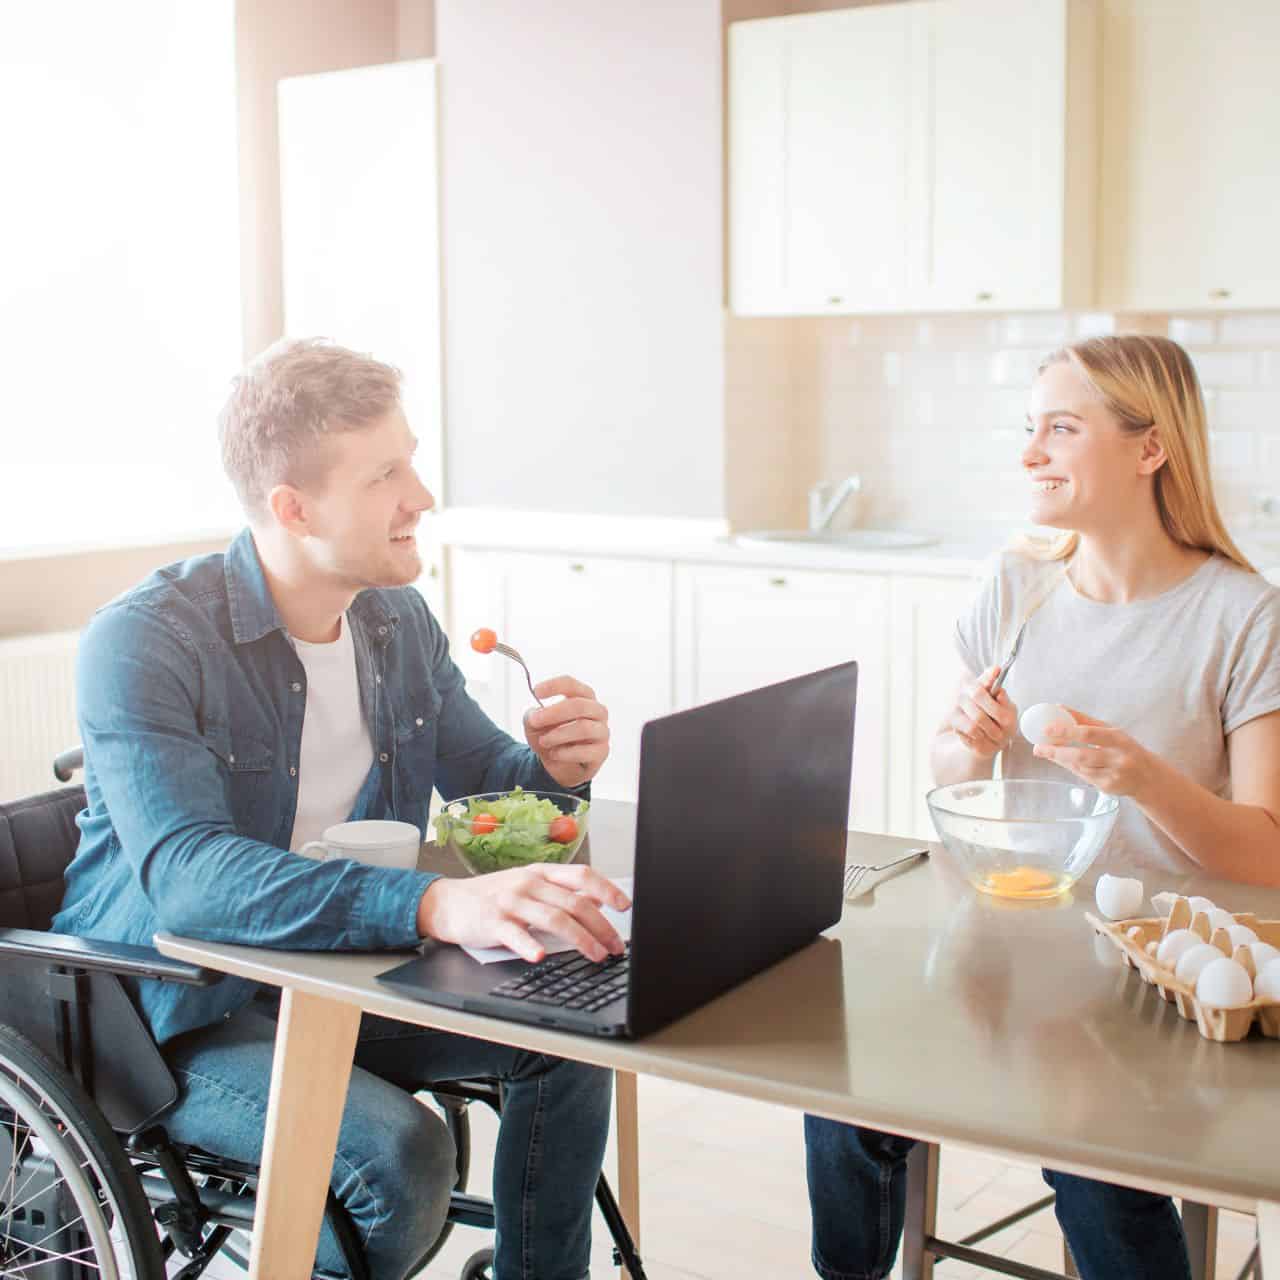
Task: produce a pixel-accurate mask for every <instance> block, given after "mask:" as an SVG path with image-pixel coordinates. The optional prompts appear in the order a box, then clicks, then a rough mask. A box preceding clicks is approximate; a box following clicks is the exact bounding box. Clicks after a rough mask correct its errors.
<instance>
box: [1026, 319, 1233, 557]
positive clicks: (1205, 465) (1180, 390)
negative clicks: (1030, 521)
mask: <svg viewBox="0 0 1280 1280" xmlns="http://www.w3.org/2000/svg"><path fill="white" fill-rule="evenodd" d="M1060 362H1065V363H1069V364H1072V365H1074V366H1075V367H1076V368H1077V369H1078V370H1079V371H1080V372H1081V373H1082V374H1083V375H1084V377H1085V378H1086V379H1087V380H1088V382H1089V384H1090V385H1091V386H1092V387H1093V388H1094V390H1096V391H1097V392H1098V394H1099V395H1101V396H1102V398H1103V400H1104V401H1105V403H1106V406H1107V408H1108V409H1109V410H1110V411H1111V413H1112V414H1114V415H1115V417H1116V419H1117V420H1118V421H1119V423H1120V427H1121V429H1122V430H1123V431H1126V432H1133V433H1137V432H1141V431H1146V430H1147V429H1148V428H1149V427H1152V426H1155V427H1157V428H1158V429H1159V432H1160V442H1161V444H1162V445H1163V446H1164V451H1165V463H1164V466H1162V467H1161V468H1160V470H1159V471H1157V472H1156V474H1155V493H1156V510H1157V511H1158V512H1159V513H1160V523H1161V525H1163V527H1164V531H1165V532H1166V533H1167V534H1168V535H1169V537H1171V538H1172V539H1173V540H1174V542H1176V543H1178V544H1179V545H1181V546H1184V547H1195V548H1197V549H1199V550H1201V551H1209V552H1213V553H1215V554H1217V555H1220V556H1222V557H1223V558H1224V559H1227V560H1230V561H1231V562H1232V564H1236V565H1239V566H1240V568H1242V569H1247V570H1248V571H1249V572H1251V573H1256V572H1257V570H1256V569H1255V568H1254V566H1253V565H1252V564H1250V563H1249V561H1248V559H1247V558H1246V557H1245V555H1244V553H1243V552H1242V551H1241V550H1240V548H1239V547H1237V546H1236V544H1235V542H1234V541H1233V540H1232V538H1231V535H1230V534H1229V533H1228V532H1227V529H1226V525H1224V524H1223V522H1222V516H1221V514H1220V513H1219V511H1218V503H1217V501H1216V499H1215V498H1214V496H1213V478H1212V476H1211V474H1210V471H1209V432H1208V429H1207V428H1206V426H1205V411H1204V396H1203V395H1202V394H1201V392H1200V381H1199V379H1198V378H1197V377H1196V371H1195V366H1194V365H1193V364H1192V363H1191V357H1190V356H1188V355H1187V353H1186V352H1185V351H1184V350H1183V349H1182V348H1181V347H1180V346H1179V345H1178V344H1177V343H1176V342H1173V341H1171V340H1170V339H1168V338H1152V337H1147V336H1146V335H1145V334H1138V333H1124V334H1116V335H1114V336H1112V337H1104V338H1089V339H1087V340H1086V341H1084V342H1076V343H1073V344H1072V345H1071V346H1069V347H1062V348H1061V349H1059V350H1058V351H1054V352H1053V353H1051V354H1050V355H1048V356H1046V357H1045V359H1044V361H1043V362H1042V363H1041V365H1040V368H1039V370H1038V371H1037V372H1038V373H1043V372H1044V371H1045V369H1047V368H1048V367H1049V366H1050V365H1052V364H1058V363H1060ZM1079 542H1080V535H1079V534H1078V533H1076V532H1074V531H1072V532H1068V533H1064V534H1062V535H1061V536H1059V537H1057V538H1053V539H1050V540H1047V541H1046V540H1044V539H1039V538H1023V539H1020V540H1019V542H1018V549H1019V550H1021V551H1023V552H1024V553H1025V554H1027V555H1029V556H1031V557H1033V558H1034V559H1036V560H1046V561H1052V560H1065V559H1067V558H1068V557H1070V556H1071V555H1072V554H1073V553H1074V552H1075V549H1076V547H1077V546H1078V545H1079Z"/></svg>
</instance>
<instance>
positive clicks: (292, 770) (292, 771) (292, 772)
mask: <svg viewBox="0 0 1280 1280" xmlns="http://www.w3.org/2000/svg"><path fill="white" fill-rule="evenodd" d="M297 776H298V770H297V767H296V766H295V765H290V766H289V777H291V778H296V777H297Z"/></svg>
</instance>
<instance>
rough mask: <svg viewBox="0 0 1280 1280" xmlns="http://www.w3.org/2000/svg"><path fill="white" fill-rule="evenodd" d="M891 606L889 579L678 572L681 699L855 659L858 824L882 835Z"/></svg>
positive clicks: (700, 698) (853, 813)
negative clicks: (856, 683) (856, 665)
mask: <svg viewBox="0 0 1280 1280" xmlns="http://www.w3.org/2000/svg"><path fill="white" fill-rule="evenodd" d="M888 607H889V578H888V576H887V575H876V574H858V573H825V572H817V571H813V570H790V569H788V570H780V569H755V568H740V567H737V566H731V567H722V566H711V565H681V566H678V567H677V568H676V649H677V654H678V661H677V690H676V698H677V702H678V704H679V705H680V706H682V707H685V706H694V705H696V704H698V703H703V702H710V701H713V700H714V699H716V698H724V697H728V696H730V695H732V694H735V693H742V692H744V691H745V690H748V689H755V688H759V687H760V686H762V685H767V684H773V683H776V682H777V681H779V680H785V679H788V678H789V677H791V676H796V675H801V674H803V673H804V672H807V671H816V670H820V669H821V668H823V667H830V666H835V665H836V664H837V663H841V662H848V661H849V660H850V659H856V660H857V662H858V704H857V707H858V709H857V719H856V731H855V734H854V764H853V798H852V803H851V805H850V823H851V825H853V826H856V827H857V828H858V829H859V830H862V831H883V830H885V829H886V826H887V822H888V803H887V792H888V777H889V773H888V744H889V727H888V714H887V712H888V708H887V705H886V700H887V692H888V682H889V681H888ZM726 749H731V746H727V747H726Z"/></svg>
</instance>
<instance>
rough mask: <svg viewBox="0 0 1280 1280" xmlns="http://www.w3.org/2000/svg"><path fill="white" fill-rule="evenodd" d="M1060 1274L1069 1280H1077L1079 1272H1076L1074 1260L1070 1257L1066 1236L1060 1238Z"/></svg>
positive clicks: (1069, 1247)
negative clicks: (1069, 1279)
mask: <svg viewBox="0 0 1280 1280" xmlns="http://www.w3.org/2000/svg"><path fill="white" fill-rule="evenodd" d="M1062 1274H1063V1275H1064V1276H1068V1277H1070V1278H1071V1280H1079V1277H1080V1272H1079V1271H1077V1270H1076V1260H1075V1259H1074V1258H1073V1257H1072V1256H1071V1246H1070V1245H1069V1244H1068V1243H1067V1238H1066V1236H1063V1237H1062Z"/></svg>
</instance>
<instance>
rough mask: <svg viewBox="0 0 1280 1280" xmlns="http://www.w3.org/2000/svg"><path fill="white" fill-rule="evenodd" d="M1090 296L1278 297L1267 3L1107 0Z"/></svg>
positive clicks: (1277, 106)
mask: <svg viewBox="0 0 1280 1280" xmlns="http://www.w3.org/2000/svg"><path fill="white" fill-rule="evenodd" d="M1102 49H1103V61H1102V106H1103V130H1102V174H1101V183H1102V199H1101V203H1100V216H1099V237H1100V260H1099V302H1100V304H1101V305H1102V306H1103V307H1105V308H1107V309H1108V310H1111V309H1115V310H1137V311H1148V310H1149V311H1172V310H1179V309H1188V310H1189V309H1200V310H1203V309H1208V308H1219V309H1230V308H1236V307H1241V308H1244V307H1274V306H1276V305H1277V304H1280V237H1277V235H1276V216H1277V215H1276V211H1277V210H1278V209H1280V152H1277V149H1276V146H1275V139H1276V137H1277V135H1278V134H1280V94H1277V92H1276V51H1277V49H1280V5H1278V4H1276V3H1275V0H1234V3H1232V4H1230V5H1223V4H1221V3H1213V2H1211V0H1103V11H1102Z"/></svg>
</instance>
